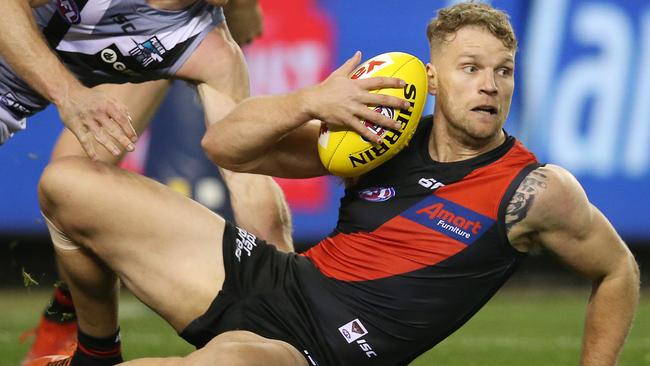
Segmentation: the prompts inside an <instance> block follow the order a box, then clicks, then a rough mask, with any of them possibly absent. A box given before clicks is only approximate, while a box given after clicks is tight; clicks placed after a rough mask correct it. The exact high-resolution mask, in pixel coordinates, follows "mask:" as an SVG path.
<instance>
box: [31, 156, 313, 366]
mask: <svg viewBox="0 0 650 366" xmlns="http://www.w3.org/2000/svg"><path fill="white" fill-rule="evenodd" d="M39 198H40V201H41V207H42V208H43V211H44V213H45V215H46V216H47V217H49V218H50V220H51V222H52V224H53V225H55V226H56V227H57V228H58V229H59V230H60V231H61V233H62V234H64V235H66V236H67V238H68V239H69V240H70V241H71V242H72V243H75V244H77V245H79V249H68V250H66V249H62V248H61V247H59V248H58V249H57V251H58V253H59V254H60V255H62V256H63V257H64V258H65V260H64V261H62V263H63V264H64V269H65V273H66V274H67V275H68V280H69V283H70V286H71V288H72V290H73V293H74V296H75V301H76V303H77V309H78V319H79V326H80V328H81V329H83V330H86V329H88V330H92V332H93V333H94V334H95V335H96V336H102V335H105V334H112V333H113V332H114V331H115V330H116V329H117V323H116V320H115V319H116V314H117V304H116V303H115V302H114V301H113V298H112V297H111V296H110V295H106V294H107V293H111V292H113V291H114V289H115V283H116V278H115V274H117V275H118V276H119V277H120V278H121V279H122V281H123V282H124V283H125V284H126V285H127V286H128V287H129V288H130V289H131V290H132V291H133V292H134V294H135V295H136V296H137V297H138V298H139V299H140V300H142V301H143V302H144V303H145V304H147V305H148V306H149V307H151V308H152V309H153V310H154V311H156V312H158V313H159V314H160V315H161V316H162V317H163V318H165V319H166V320H167V321H168V322H169V323H170V324H171V325H172V326H173V327H174V328H175V329H176V330H177V331H181V330H182V329H184V328H185V327H186V326H187V325H188V324H189V323H190V322H191V321H192V320H194V319H195V318H196V317H198V316H199V315H201V314H203V313H204V312H205V310H206V309H207V308H208V306H209V304H210V303H211V301H212V299H213V298H214V296H215V294H216V293H217V292H218V291H219V290H220V289H221V286H222V285H223V281H224V278H225V273H224V269H223V258H222V251H221V246H222V235H223V230H224V221H223V219H222V218H221V217H219V216H217V215H216V214H214V213H212V212H211V211H209V210H208V209H206V208H204V207H203V206H201V205H199V204H197V203H195V202H194V201H191V200H189V199H187V198H185V197H183V196H182V195H180V194H178V193H175V192H173V191H171V190H169V189H168V188H166V187H164V186H163V185H160V184H158V183H155V182H154V181H152V180H150V179H147V178H144V177H141V176H138V175H135V174H132V173H129V172H126V171H123V170H120V169H117V168H114V167H112V166H109V165H106V164H104V163H93V162H90V161H88V160H87V159H84V158H66V159H59V160H57V161H55V162H54V163H52V164H51V165H50V166H49V167H48V168H47V169H46V171H45V173H44V174H43V177H42V178H41V182H40V185H39ZM77 266H78V267H77ZM77 268H79V270H77ZM179 299H182V301H179ZM128 364H130V365H140V366H143V365H205V364H224V365H234V366H237V365H242V366H243V365H271V366H276V365H277V366H284V365H286V366H293V365H296V366H305V365H307V363H306V361H305V359H304V358H303V357H302V356H301V354H300V352H299V351H298V350H296V349H295V348H294V347H292V346H291V345H289V344H287V343H285V342H281V341H277V340H271V339H267V338H263V337H260V336H258V335H255V334H253V333H250V332H241V331H237V332H228V333H224V334H222V335H220V336H218V337H215V338H214V339H213V340H212V341H211V342H209V343H208V344H207V345H206V347H204V348H202V349H201V350H199V351H196V352H193V353H192V354H190V355H189V356H187V357H184V358H170V359H164V360H163V359H148V360H140V361H135V362H132V363H128Z"/></svg>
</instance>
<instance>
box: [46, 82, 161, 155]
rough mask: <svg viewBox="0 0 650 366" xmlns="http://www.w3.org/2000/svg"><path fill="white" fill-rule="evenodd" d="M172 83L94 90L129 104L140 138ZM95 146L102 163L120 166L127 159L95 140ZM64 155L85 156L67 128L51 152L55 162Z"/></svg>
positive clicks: (100, 87)
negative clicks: (115, 154) (111, 151)
mask: <svg viewBox="0 0 650 366" xmlns="http://www.w3.org/2000/svg"><path fill="white" fill-rule="evenodd" d="M169 84H170V81H169V80H155V81H148V82H145V83H140V84H132V83H127V84H102V85H97V86H95V87H94V88H95V89H97V90H101V91H103V92H104V93H106V94H108V95H109V96H111V97H113V98H115V99H117V100H119V101H120V102H122V103H124V105H126V107H127V109H128V111H129V114H130V115H131V118H132V124H133V128H134V129H135V131H136V132H137V133H138V135H140V134H141V133H142V132H143V131H144V130H145V129H146V128H147V126H148V125H149V123H150V122H151V118H153V116H154V114H155V113H156V111H157V110H158V108H159V107H160V104H161V103H162V101H163V100H164V98H165V95H166V94H167V90H168V89H169ZM93 144H94V145H95V151H97V153H98V154H99V158H100V160H101V161H105V162H107V163H110V164H117V163H119V162H120V161H121V160H122V158H123V157H124V154H122V155H121V156H119V157H118V156H114V155H113V154H111V153H110V152H108V150H106V149H105V148H104V147H103V146H102V145H100V144H99V143H97V142H96V141H93ZM64 156H86V153H85V152H84V150H83V149H82V147H81V145H80V144H79V141H78V140H77V138H76V137H75V135H74V134H73V133H72V132H70V131H69V130H68V129H63V131H62V132H61V134H60V135H59V138H58V140H57V142H56V145H55V146H54V150H53V151H52V159H57V158H61V157H64Z"/></svg>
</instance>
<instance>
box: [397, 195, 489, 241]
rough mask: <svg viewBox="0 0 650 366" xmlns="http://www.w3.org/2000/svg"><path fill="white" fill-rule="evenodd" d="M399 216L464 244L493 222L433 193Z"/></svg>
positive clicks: (481, 232)
mask: <svg viewBox="0 0 650 366" xmlns="http://www.w3.org/2000/svg"><path fill="white" fill-rule="evenodd" d="M401 216H402V217H405V218H407V219H409V220H412V221H415V222H417V223H419V224H422V225H424V226H426V227H429V228H431V229H433V230H435V231H437V232H439V233H442V234H444V235H446V236H448V237H450V238H452V239H455V240H458V241H459V242H461V243H463V244H465V245H471V244H472V243H474V241H476V239H478V238H480V237H481V236H482V235H483V234H485V232H486V231H487V230H488V229H490V227H491V226H492V224H494V219H491V218H489V217H487V216H483V215H481V214H479V213H478V212H475V211H472V210H470V209H468V208H466V207H463V206H461V205H459V204H457V203H454V202H452V201H448V200H446V199H444V198H440V197H438V196H435V195H431V196H429V197H427V198H425V199H423V200H422V201H420V202H418V204H416V205H415V206H413V207H411V208H409V209H408V210H406V211H405V212H404V213H402V215H401Z"/></svg>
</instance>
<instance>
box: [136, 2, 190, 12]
mask: <svg viewBox="0 0 650 366" xmlns="http://www.w3.org/2000/svg"><path fill="white" fill-rule="evenodd" d="M197 1H201V0H147V4H149V6H151V7H152V8H156V9H160V10H171V11H174V10H183V9H185V8H188V7H190V6H192V4H194V3H195V2H197Z"/></svg>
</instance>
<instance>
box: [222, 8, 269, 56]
mask: <svg viewBox="0 0 650 366" xmlns="http://www.w3.org/2000/svg"><path fill="white" fill-rule="evenodd" d="M223 11H224V14H225V16H226V22H227V23H228V29H229V30H230V34H231V35H232V38H233V39H234V40H235V42H237V44H239V45H240V46H244V45H247V44H249V43H251V42H253V40H254V39H255V38H257V37H259V36H260V35H261V34H262V9H261V8H260V5H259V3H258V2H257V0H230V1H229V2H228V4H226V6H224V8H223Z"/></svg>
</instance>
